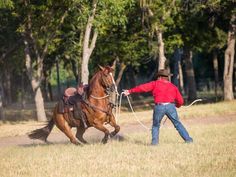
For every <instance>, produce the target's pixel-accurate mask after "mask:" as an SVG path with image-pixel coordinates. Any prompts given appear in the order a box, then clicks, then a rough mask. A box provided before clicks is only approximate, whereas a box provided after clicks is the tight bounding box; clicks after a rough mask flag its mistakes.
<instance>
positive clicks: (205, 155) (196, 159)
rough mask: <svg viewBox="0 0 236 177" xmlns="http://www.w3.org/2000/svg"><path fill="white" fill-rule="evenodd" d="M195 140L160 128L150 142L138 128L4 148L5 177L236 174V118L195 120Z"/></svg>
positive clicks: (217, 176) (206, 176)
mask: <svg viewBox="0 0 236 177" xmlns="http://www.w3.org/2000/svg"><path fill="white" fill-rule="evenodd" d="M189 131H190V134H191V135H192V136H193V138H194V143H193V144H185V143H183V141H182V140H181V138H180V137H179V136H178V135H177V133H176V131H175V130H174V129H173V128H165V129H161V134H160V145H159V146H149V142H150V134H149V133H147V132H142V133H134V134H129V135H128V136H126V139H125V140H124V141H122V142H118V141H115V140H114V141H110V142H109V143H108V144H106V145H102V144H91V145H85V146H83V147H79V146H74V145H72V144H56V145H54V144H51V145H37V146H26V147H11V148H2V149H1V151H0V169H1V170H0V176H1V177H15V176H17V177H28V176H29V177H42V176H45V177H48V176H53V177H54V176H63V177H64V176H68V177H78V176H79V177H100V176H102V177H104V176H106V177H127V176H129V177H139V176H140V177H143V176H162V177H170V176H177V177H182V176H183V177H189V176H192V177H199V176H202V177H209V176H214V177H222V176H225V177H234V176H236V123H235V122H234V123H231V124H222V125H206V126H201V127H200V126H191V127H190V128H189Z"/></svg>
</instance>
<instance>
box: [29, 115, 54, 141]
mask: <svg viewBox="0 0 236 177" xmlns="http://www.w3.org/2000/svg"><path fill="white" fill-rule="evenodd" d="M54 124H55V123H54V120H53V119H51V120H50V121H48V124H47V125H46V126H45V127H43V128H40V129H36V130H34V131H32V132H30V133H29V134H28V136H29V138H30V139H39V140H42V141H45V142H46V141H47V137H48V135H49V134H50V133H51V131H52V128H53V126H54Z"/></svg>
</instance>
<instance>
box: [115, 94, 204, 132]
mask: <svg viewBox="0 0 236 177" xmlns="http://www.w3.org/2000/svg"><path fill="white" fill-rule="evenodd" d="M123 94H124V92H122V93H121V95H120V100H119V104H117V109H116V117H115V119H116V121H117V116H118V115H119V116H120V109H121V101H122V96H123ZM118 96H119V95H117V100H118ZM126 97H127V100H128V103H129V106H130V109H131V111H132V114H133V115H134V117H135V119H136V121H137V122H138V123H139V124H140V125H141V126H142V127H143V128H145V129H146V130H151V129H150V128H149V127H147V126H146V125H144V124H143V123H142V122H141V121H140V120H139V119H138V117H137V115H136V113H135V111H134V109H133V106H132V104H131V102H130V99H129V96H126ZM199 101H202V99H196V100H194V101H193V102H192V103H191V104H190V105H188V106H182V107H183V108H189V107H190V106H192V105H193V104H194V103H196V102H199ZM166 120H167V118H166V119H165V120H164V122H163V124H162V126H163V125H164V124H165V122H166ZM160 128H161V127H160Z"/></svg>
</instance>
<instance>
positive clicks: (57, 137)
mask: <svg viewBox="0 0 236 177" xmlns="http://www.w3.org/2000/svg"><path fill="white" fill-rule="evenodd" d="M165 119H166V118H165V117H164V119H163V121H162V125H161V128H168V127H170V126H173V125H172V124H171V122H170V121H169V120H168V119H167V120H166V121H165ZM235 121H236V114H233V115H227V116H226V115H224V116H216V117H200V118H192V119H183V120H182V123H183V124H184V125H186V126H188V127H189V126H196V125H202V126H204V125H209V124H225V123H230V122H235ZM164 122H165V123H164ZM163 123H164V124H163ZM151 124H152V122H151V121H148V122H143V125H144V126H146V127H148V128H151ZM73 131H75V129H73ZM143 131H149V130H147V129H145V128H144V127H143V126H142V125H140V124H139V123H138V122H137V123H129V124H124V125H122V126H121V130H120V132H119V135H118V136H117V137H116V138H118V139H120V138H122V137H123V136H125V134H129V133H136V132H143ZM84 138H85V139H86V140H88V142H89V143H96V142H99V141H101V139H102V138H103V133H102V132H100V131H98V130H96V129H94V128H89V129H88V130H87V131H86V132H85V135H84ZM48 141H49V142H51V143H53V144H56V143H70V142H69V140H68V138H67V137H66V136H65V135H64V134H63V133H62V132H57V131H56V132H53V133H51V134H50V135H49V137H48ZM38 144H45V143H44V142H42V141H39V140H31V139H29V138H28V136H27V135H21V136H15V137H2V138H0V147H10V146H31V145H38Z"/></svg>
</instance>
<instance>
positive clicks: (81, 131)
mask: <svg viewBox="0 0 236 177" xmlns="http://www.w3.org/2000/svg"><path fill="white" fill-rule="evenodd" d="M84 132H85V128H84V127H77V132H76V135H75V136H76V138H78V140H79V141H81V142H82V143H84V144H87V143H88V142H87V141H86V140H85V139H84V138H83V135H84Z"/></svg>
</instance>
